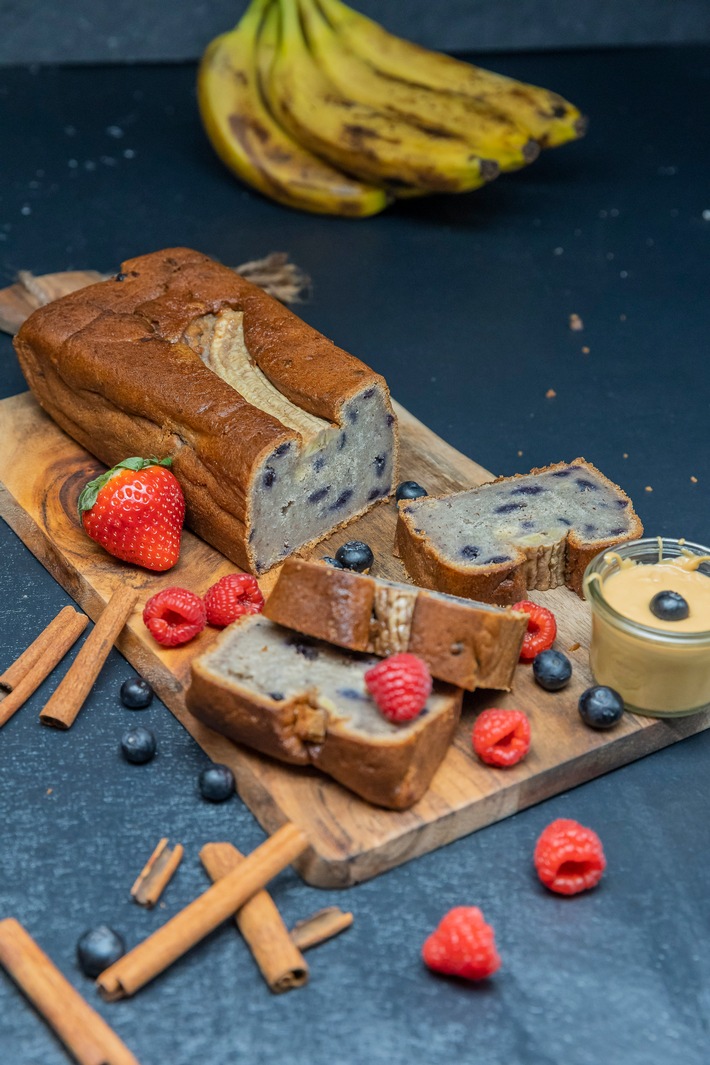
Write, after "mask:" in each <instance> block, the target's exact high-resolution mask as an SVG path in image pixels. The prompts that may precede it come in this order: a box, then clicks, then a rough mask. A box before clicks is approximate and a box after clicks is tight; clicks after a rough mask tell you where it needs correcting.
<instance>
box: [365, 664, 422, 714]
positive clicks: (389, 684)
mask: <svg viewBox="0 0 710 1065" xmlns="http://www.w3.org/2000/svg"><path fill="white" fill-rule="evenodd" d="M365 684H366V686H367V689H368V691H369V692H370V695H371V696H372V698H373V699H374V700H375V702H376V703H377V706H378V707H379V709H380V710H381V711H382V713H383V714H384V716H385V717H386V718H387V719H388V720H389V721H394V722H401V721H411V720H412V718H414V717H416V716H417V714H419V713H420V712H421V711H422V710H423V709H424V706H425V704H426V701H427V699H428V698H429V696H430V694H431V688H432V680H431V673H430V672H429V668H428V666H427V664H426V662H424V661H423V659H421V658H419V657H418V655H410V654H408V653H407V652H406V651H404V652H402V654H398V655H391V656H390V657H389V658H385V659H383V660H382V662H378V663H377V665H376V666H373V667H372V669H368V671H367V673H366V674H365Z"/></svg>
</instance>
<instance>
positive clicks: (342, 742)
mask: <svg viewBox="0 0 710 1065" xmlns="http://www.w3.org/2000/svg"><path fill="white" fill-rule="evenodd" d="M377 661H379V659H377V658H373V657H371V656H366V655H358V654H355V653H353V652H349V651H340V650H337V649H336V648H333V647H331V646H329V645H328V644H325V643H320V642H318V641H315V640H311V639H309V638H308V637H304V636H301V635H300V634H298V633H294V632H291V631H290V630H288V629H285V628H282V627H281V626H279V625H275V624H274V623H273V622H272V621H269V620H268V619H267V618H265V617H263V616H261V615H256V616H252V617H245V618H243V619H242V620H241V621H238V622H236V623H235V624H234V625H231V626H230V627H229V628H228V629H225V631H224V632H223V633H222V635H221V636H220V637H219V638H218V639H217V641H216V642H215V643H214V644H213V645H212V647H210V649H209V650H208V651H206V652H205V653H204V654H203V655H200V656H198V657H197V658H196V659H195V660H194V661H193V663H192V675H191V680H190V686H189V688H188V690H187V705H188V707H189V709H190V710H191V711H192V713H193V714H194V715H195V717H197V718H199V719H200V721H203V722H204V723H205V724H206V725H209V727H210V728H213V729H215V731H216V732H220V733H222V734H223V735H225V736H229V738H230V739H232V740H236V742H237V743H243V744H246V746H248V747H253V748H255V749H256V750H257V751H261V752H262V753H264V754H267V755H270V756H271V757H272V758H277V759H279V760H280V761H282V762H289V763H291V764H292V765H301V766H305V765H311V766H316V767H317V768H318V769H322V770H323V771H324V772H325V773H328V774H329V775H330V776H331V777H333V778H334V779H335V780H337V781H339V783H341V784H343V785H344V786H345V787H346V788H350V790H351V791H354V792H355V793H356V794H357V795H360V796H362V798H363V799H367V801H368V802H371V803H375V804H376V805H378V806H386V807H389V808H391V809H394V810H404V809H406V808H407V807H409V806H411V805H412V804H413V803H415V802H416V801H417V799H419V798H420V797H421V796H422V795H423V794H424V792H425V791H426V789H427V788H428V786H429V783H430V782H431V778H432V777H433V775H434V772H435V771H436V768H437V766H438V765H439V763H440V762H441V760H442V758H443V757H444V755H445V753H446V751H447V749H448V747H449V744H450V742H451V740H452V737H453V734H454V729H455V728H456V724H457V722H458V720H459V715H460V712H461V697H462V692H461V690H460V689H458V688H453V687H450V686H448V685H442V684H436V685H435V688H434V691H433V692H432V694H431V696H430V697H429V700H428V702H427V704H426V706H425V708H424V710H423V711H422V713H421V714H420V715H419V717H417V718H415V719H414V720H413V721H411V722H408V723H405V724H401V725H395V724H392V723H391V722H390V721H388V720H387V719H386V718H385V717H383V715H382V714H381V713H380V711H379V710H378V709H377V707H376V706H375V704H374V702H373V701H372V699H371V697H370V695H369V693H368V692H367V689H366V687H365V681H364V674H365V672H366V670H368V669H369V668H370V667H371V666H372V665H374V664H375V663H376V662H377Z"/></svg>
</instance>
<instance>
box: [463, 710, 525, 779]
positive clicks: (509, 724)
mask: <svg viewBox="0 0 710 1065" xmlns="http://www.w3.org/2000/svg"><path fill="white" fill-rule="evenodd" d="M471 739H472V740H473V749H474V751H475V752H476V754H477V755H478V757H479V758H480V759H481V761H482V762H485V763H486V765H495V766H499V767H507V766H511V765H515V763H516V762H519V761H520V759H521V758H524V757H525V755H526V754H527V753H528V751H529V750H530V722H529V721H528V719H527V717H526V716H525V714H524V713H523V712H522V711H521V710H484V711H483V713H482V714H479V715H478V717H477V718H476V724H475V725H474V726H473V734H472V736H471Z"/></svg>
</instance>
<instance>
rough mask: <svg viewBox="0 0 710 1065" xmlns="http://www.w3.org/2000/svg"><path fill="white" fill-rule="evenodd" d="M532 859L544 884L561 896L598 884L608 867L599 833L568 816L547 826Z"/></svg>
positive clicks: (573, 893)
mask: <svg viewBox="0 0 710 1065" xmlns="http://www.w3.org/2000/svg"><path fill="white" fill-rule="evenodd" d="M533 860H534V862H535V868H536V870H537V875H538V876H539V877H540V880H541V881H542V882H543V884H544V885H545V887H548V888H549V889H550V891H556V892H557V893H558V894H559V895H576V894H577V893H578V892H579V891H587V890H588V888H593V887H595V885H596V884H598V883H599V881H600V880H601V878H602V873H603V872H604V869H605V868H606V858H605V857H604V850H603V848H602V843H601V840H600V839H599V836H598V835H597V834H596V832H593V831H592V829H591V828H585V827H584V825H580V824H578V822H577V821H569V820H566V819H565V818H558V820H557V821H553V822H552V824H550V825H548V826H547V828H546V829H545V830H544V832H543V833H542V834H541V836H540V838H539V839H538V841H537V844H536V846H535V854H534V856H533Z"/></svg>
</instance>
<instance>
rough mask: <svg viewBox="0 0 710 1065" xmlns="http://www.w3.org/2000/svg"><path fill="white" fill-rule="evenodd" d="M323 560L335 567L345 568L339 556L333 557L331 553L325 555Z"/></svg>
mask: <svg viewBox="0 0 710 1065" xmlns="http://www.w3.org/2000/svg"><path fill="white" fill-rule="evenodd" d="M323 562H327V563H328V565H329V566H333V567H334V568H335V569H345V566H344V565H343V563H342V562H338V560H337V558H331V557H330V555H323Z"/></svg>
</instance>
